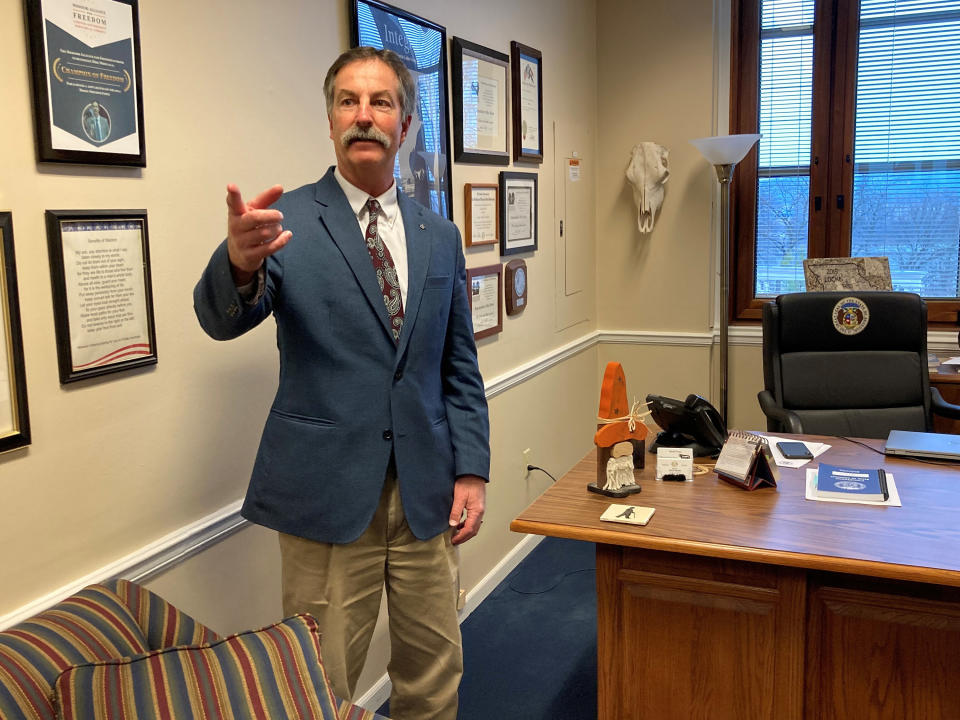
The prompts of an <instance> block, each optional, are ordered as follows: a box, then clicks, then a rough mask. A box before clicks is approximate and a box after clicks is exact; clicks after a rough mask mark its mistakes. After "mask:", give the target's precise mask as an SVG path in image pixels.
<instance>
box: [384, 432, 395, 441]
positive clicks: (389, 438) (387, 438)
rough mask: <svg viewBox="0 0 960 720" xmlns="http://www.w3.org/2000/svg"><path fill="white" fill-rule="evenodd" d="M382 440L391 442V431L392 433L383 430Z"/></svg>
mask: <svg viewBox="0 0 960 720" xmlns="http://www.w3.org/2000/svg"><path fill="white" fill-rule="evenodd" d="M383 439H384V440H393V431H392V430H384V431H383Z"/></svg>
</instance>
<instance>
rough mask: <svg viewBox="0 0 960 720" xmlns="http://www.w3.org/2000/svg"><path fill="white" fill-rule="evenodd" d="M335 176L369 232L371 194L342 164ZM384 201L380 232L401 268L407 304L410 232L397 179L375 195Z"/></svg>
mask: <svg viewBox="0 0 960 720" xmlns="http://www.w3.org/2000/svg"><path fill="white" fill-rule="evenodd" d="M333 176H334V177H335V178H336V179H337V182H338V183H340V187H341V188H342V189H343V193H344V194H345V195H346V196H347V202H349V203H350V208H351V209H352V210H353V214H354V215H356V216H357V223H358V224H359V225H360V232H361V234H363V235H364V237H365V236H366V232H367V224H368V223H369V222H370V217H369V215H370V214H369V212H367V201H368V200H370V197H371V196H370V195H368V194H367V193H365V192H364V191H363V190H361V189H360V188H358V187H357V186H355V185H352V184H350V182H349V181H348V180H347V179H346V178H345V177H344V176H343V175H342V174H341V173H340V168H336V169H335V170H334V171H333ZM374 200H376V201H377V202H379V203H380V209H381V212H380V217H379V218H377V233H379V235H380V239H381V240H383V244H384V245H386V246H387V250H389V251H390V257H392V258H393V265H394V267H396V269H397V279H398V280H399V282H400V299H401V300H402V301H403V306H404V308H406V306H407V235H406V232H404V229H403V218H402V217H401V216H400V203H398V202H397V183H396V182H394V183H393V184H392V185H390V188H389V189H388V190H387V191H386V192H385V193H383V195H380V196H379V197H376V198H374Z"/></svg>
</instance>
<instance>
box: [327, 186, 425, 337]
mask: <svg viewBox="0 0 960 720" xmlns="http://www.w3.org/2000/svg"><path fill="white" fill-rule="evenodd" d="M316 198H317V203H318V204H319V205H320V222H322V223H323V225H324V227H325V228H326V230H327V233H328V234H329V235H330V237H331V238H332V239H333V242H334V243H335V244H336V246H337V247H338V248H340V252H341V253H342V254H343V257H344V259H345V260H346V261H347V264H348V265H349V266H350V269H351V270H352V271H353V275H354V277H356V279H357V283H359V285H360V289H361V290H363V294H364V295H365V296H366V298H367V302H369V303H370V307H371V309H372V310H373V312H374V313H376V315H377V317H378V318H380V324H381V325H383V329H384V331H385V332H386V333H387V335H388V337H389V338H390V341H391V342H393V333H392V332H391V331H390V317H389V316H388V315H387V306H386V304H385V303H384V302H383V294H382V293H381V292H380V284H379V283H378V282H377V274H376V271H374V269H373V263H372V262H370V254H369V253H368V252H367V246H366V244H365V242H364V239H363V233H362V232H361V231H360V225H359V224H358V223H357V216H356V215H354V214H353V210H352V209H351V208H350V203H348V202H347V197H346V195H344V194H343V190H341V189H340V185H339V184H338V183H337V179H336V178H335V177H334V176H333V168H331V169H330V170H329V171H328V172H327V174H326V175H324V176H323V177H322V178H321V179H320V181H319V182H318V183H317V194H316ZM408 242H409V241H408Z"/></svg>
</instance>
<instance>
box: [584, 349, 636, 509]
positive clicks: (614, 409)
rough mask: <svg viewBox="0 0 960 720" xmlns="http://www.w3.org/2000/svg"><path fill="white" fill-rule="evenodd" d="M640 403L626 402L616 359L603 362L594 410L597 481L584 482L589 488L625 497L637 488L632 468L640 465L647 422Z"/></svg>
mask: <svg viewBox="0 0 960 720" xmlns="http://www.w3.org/2000/svg"><path fill="white" fill-rule="evenodd" d="M640 408H641V405H640V403H637V402H635V403H634V404H633V405H632V406H630V405H629V404H628V403H627V379H626V377H625V376H624V374H623V367H621V365H620V363H617V362H611V363H607V369H606V371H604V373H603V384H602V385H601V386H600V409H599V410H598V411H597V423H598V424H597V432H596V434H595V435H594V436H593V444H594V445H596V446H597V481H596V482H594V483H590V484H588V485H587V489H588V490H590V491H591V492H596V493H601V494H602V495H608V496H610V497H618V498H620V497H626V496H627V495H630V494H632V493H637V492H640V486H639V485H638V484H637V483H636V481H635V480H634V477H633V470H634V468H642V467H643V465H644V451H645V447H644V439H645V438H646V437H647V426H646V425H644V424H643V418H644V417H646V416H647V415H649V414H650V413H649V412H640Z"/></svg>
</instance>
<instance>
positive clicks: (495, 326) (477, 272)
mask: <svg viewBox="0 0 960 720" xmlns="http://www.w3.org/2000/svg"><path fill="white" fill-rule="evenodd" d="M502 272H503V268H502V266H501V265H500V263H497V264H496V265H487V266H486V267H478V268H467V293H468V295H469V296H470V314H471V316H472V318H473V337H474V339H476V340H479V339H480V338H485V337H489V336H490V335H496V334H497V333H498V332H500V331H501V330H503V298H502V296H501V291H500V275H501V274H502Z"/></svg>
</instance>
